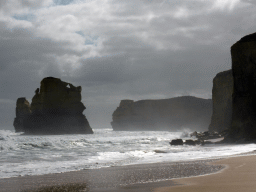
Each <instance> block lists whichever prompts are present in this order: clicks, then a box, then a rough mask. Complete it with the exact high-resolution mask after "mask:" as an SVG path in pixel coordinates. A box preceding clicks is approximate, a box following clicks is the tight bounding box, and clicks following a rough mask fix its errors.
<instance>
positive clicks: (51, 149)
mask: <svg viewBox="0 0 256 192" xmlns="http://www.w3.org/2000/svg"><path fill="white" fill-rule="evenodd" d="M93 131H94V134H92V135H43V136H42V135H39V136H36V135H35V136H31V135H30V136H28V135H21V134H20V133H15V132H14V131H10V130H0V178H10V177H17V176H24V175H43V174H49V173H61V172H68V171H75V170H83V169H99V168H102V167H111V166H125V165H131V164H147V163H158V162H180V161H191V160H203V159H215V158H221V157H226V156H229V155H238V154H243V153H247V152H251V151H254V150H255V149H256V144H239V145H238V144H236V145H233V144H225V145H224V144H221V145H219V144H218V145H204V146H200V145H198V146H185V145H184V146H171V145H170V144H169V142H170V141H171V140H172V139H176V138H183V139H188V138H189V131H183V132H168V131H137V132H129V131H118V132H116V131H113V130H112V129H94V130H93Z"/></svg>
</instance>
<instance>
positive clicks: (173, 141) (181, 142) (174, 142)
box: [170, 139, 183, 145]
mask: <svg viewBox="0 0 256 192" xmlns="http://www.w3.org/2000/svg"><path fill="white" fill-rule="evenodd" d="M170 144H171V145H183V140H182V139H173V140H172V141H171V142H170Z"/></svg>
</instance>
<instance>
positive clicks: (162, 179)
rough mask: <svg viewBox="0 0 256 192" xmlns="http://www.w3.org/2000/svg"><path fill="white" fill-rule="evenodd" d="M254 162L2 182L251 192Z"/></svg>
mask: <svg viewBox="0 0 256 192" xmlns="http://www.w3.org/2000/svg"><path fill="white" fill-rule="evenodd" d="M255 160H256V156H255V155H250V156H240V157H229V158H226V159H221V160H206V161H192V162H179V163H159V164H157V163H154V164H145V165H129V166H124V167H110V168H102V169H97V170H82V171H73V172H67V173H60V174H48V175H41V176H23V177H15V178H7V179H0V186H1V190H0V191H8V192H9V191H10V192H11V191H38V189H39V188H40V189H43V188H44V187H46V188H47V187H49V186H50V187H51V186H65V185H70V184H71V185H83V186H86V189H85V188H83V189H84V191H91V192H120V191H127V192H146V191H147V192H175V191H177V192H183V191H184V192H186V191H190V192H193V191H197V192H200V191H207V192H211V191H212V192H216V191H218V192H220V191H225V192H228V191H232V192H234V191H248V192H252V191H256V182H255V176H256V166H255ZM210 173H213V174H210ZM198 175H203V176H198ZM182 177H183V178H182ZM184 177H187V178H184ZM78 191H80V190H78Z"/></svg>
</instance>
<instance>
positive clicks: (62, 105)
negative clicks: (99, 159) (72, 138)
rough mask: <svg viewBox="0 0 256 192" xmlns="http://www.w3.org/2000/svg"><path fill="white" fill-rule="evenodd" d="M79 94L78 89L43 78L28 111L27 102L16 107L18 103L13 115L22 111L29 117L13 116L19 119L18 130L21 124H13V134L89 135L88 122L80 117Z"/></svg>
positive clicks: (82, 109) (90, 131)
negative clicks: (19, 132) (21, 132)
mask: <svg viewBox="0 0 256 192" xmlns="http://www.w3.org/2000/svg"><path fill="white" fill-rule="evenodd" d="M81 90H82V88H81V87H80V86H79V87H75V86H73V85H72V84H70V83H66V82H63V81H61V80H60V79H57V78H53V77H47V78H44V79H43V80H42V81H41V86H40V89H39V88H37V89H36V91H35V96H34V97H33V99H32V103H31V106H30V107H29V103H28V101H25V102H23V104H22V105H20V106H18V103H20V101H21V100H22V99H24V98H19V99H18V101H17V107H16V111H22V109H23V108H26V110H27V109H29V111H30V113H26V115H23V116H22V118H20V115H18V114H17V112H16V116H17V117H16V119H17V118H18V119H19V120H21V119H22V126H20V125H21V123H20V124H19V125H18V124H17V123H14V127H15V130H16V132H18V131H23V132H25V133H26V134H86V133H93V132H92V129H91V127H90V125H89V122H88V121H87V119H86V117H85V116H84V115H83V114H82V113H83V111H84V109H85V106H84V105H83V103H82V102H81ZM22 101H23V100H22ZM23 111H24V110H23ZM22 114H23V113H22ZM16 121H17V120H16ZM18 127H20V128H18Z"/></svg>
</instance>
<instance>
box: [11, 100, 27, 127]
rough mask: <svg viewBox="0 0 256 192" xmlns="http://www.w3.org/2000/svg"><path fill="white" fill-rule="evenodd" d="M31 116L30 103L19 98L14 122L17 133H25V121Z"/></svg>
mask: <svg viewBox="0 0 256 192" xmlns="http://www.w3.org/2000/svg"><path fill="white" fill-rule="evenodd" d="M30 114H31V110H30V105H29V102H28V101H27V100H26V98H25V97H21V98H18V99H17V102H16V118H15V119H14V122H13V126H14V127H15V131H16V132H24V119H25V118H27V117H28V116H29V115H30Z"/></svg>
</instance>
